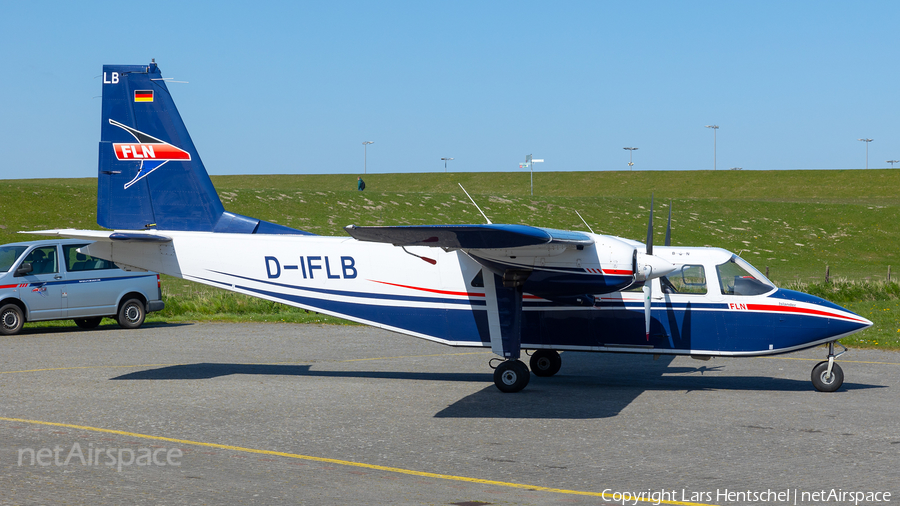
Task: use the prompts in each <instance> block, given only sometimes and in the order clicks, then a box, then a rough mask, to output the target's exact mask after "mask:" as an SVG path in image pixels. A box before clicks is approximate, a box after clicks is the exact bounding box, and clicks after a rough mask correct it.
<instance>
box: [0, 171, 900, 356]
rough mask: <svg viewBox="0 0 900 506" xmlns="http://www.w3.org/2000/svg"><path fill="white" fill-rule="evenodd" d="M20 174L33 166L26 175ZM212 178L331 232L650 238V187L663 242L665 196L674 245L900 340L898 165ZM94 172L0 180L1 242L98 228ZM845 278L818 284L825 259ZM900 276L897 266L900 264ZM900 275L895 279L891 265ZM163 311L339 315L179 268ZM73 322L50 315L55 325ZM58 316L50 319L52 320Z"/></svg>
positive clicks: (220, 315)
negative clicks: (436, 228)
mask: <svg viewBox="0 0 900 506" xmlns="http://www.w3.org/2000/svg"><path fill="white" fill-rule="evenodd" d="M23 175H25V174H23ZM356 177H357V176H356V175H350V174H341V175H262V176H259V175H254V176H213V177H212V180H213V183H214V184H215V186H216V188H217V190H218V192H219V196H220V197H221V199H222V202H223V203H224V205H225V208H226V209H228V210H229V211H232V212H236V213H240V214H243V215H247V216H253V217H256V218H260V219H264V220H267V221H272V222H275V223H280V224H283V225H288V226H291V227H296V228H301V229H304V230H308V231H310V232H314V233H317V234H324V235H345V232H344V230H343V227H344V226H345V225H349V224H351V223H353V224H357V225H404V224H449V223H482V222H483V218H481V216H480V215H479V214H478V211H477V210H476V209H475V208H474V206H472V204H471V203H470V202H469V201H468V199H467V198H466V196H465V195H464V194H463V192H462V190H460V189H459V186H458V183H462V184H463V185H464V186H465V187H466V189H467V190H468V191H469V193H470V194H472V196H473V197H474V198H475V199H476V200H477V202H478V204H479V205H480V206H481V207H482V209H484V211H485V213H487V214H488V216H489V217H490V218H491V220H492V221H494V222H495V223H523V224H529V225H538V226H546V227H553V228H562V229H571V230H585V228H586V227H585V226H584V224H583V223H582V222H581V220H580V219H579V218H578V216H577V215H576V214H575V211H576V210H577V211H579V212H580V213H581V215H582V216H584V218H585V220H587V222H588V223H589V224H590V226H591V227H592V228H593V229H594V231H595V232H598V233H605V234H612V235H617V236H622V237H627V238H631V239H637V240H640V241H643V240H644V239H645V237H646V230H647V216H648V212H649V206H650V194H651V193H653V194H654V195H655V206H656V209H655V213H656V218H657V219H656V220H655V222H656V224H657V226H656V241H657V244H660V243H662V240H663V234H664V233H665V218H666V214H667V212H668V205H669V201H670V200H671V201H672V205H673V218H672V221H673V231H672V232H673V243H674V244H676V245H690V246H718V247H722V248H726V249H729V250H732V251H734V252H736V253H739V254H740V255H741V256H743V257H744V258H747V259H748V260H749V261H750V262H752V263H753V264H754V265H756V266H757V267H758V268H759V269H760V270H763V271H765V270H766V269H767V268H768V270H769V275H770V277H771V278H772V279H773V280H774V281H775V282H776V283H778V284H779V285H781V286H784V287H787V288H795V289H801V290H803V291H808V292H811V293H814V294H817V295H821V296H824V297H826V298H829V299H830V300H833V301H835V302H837V303H840V304H842V305H844V306H846V307H848V308H850V309H851V310H853V311H856V312H857V313H859V314H862V315H863V316H866V317H867V318H869V319H871V320H873V321H874V322H875V327H874V328H872V329H869V330H868V331H866V332H864V333H861V334H857V335H855V336H852V337H851V338H849V339H845V340H844V342H845V343H846V344H848V345H851V346H869V347H878V348H898V347H900V318H898V316H895V315H897V313H898V312H900V299H898V296H900V288H898V286H900V285H897V284H896V283H891V284H885V283H884V281H885V278H886V276H887V272H888V266H893V267H894V269H895V271H897V270H900V257H898V253H897V249H898V245H900V169H898V170H897V171H894V170H868V171H862V170H852V171H719V172H713V171H670V172H625V171H617V172H556V173H545V172H538V173H536V174H535V177H534V181H535V186H534V187H535V191H534V196H532V195H531V194H530V185H529V174H528V173H527V172H522V173H508V172H503V173H500V172H497V173H450V174H444V173H423V174H370V175H366V176H365V177H364V179H365V181H366V190H365V191H364V192H358V191H356ZM96 184H97V180H96V179H94V178H83V179H17V180H0V241H2V243H7V242H14V241H23V240H31V239H34V237H33V236H25V235H22V234H18V233H16V232H17V231H19V230H40V229H47V228H68V227H73V228H88V229H96V228H98V227H97V225H96V221H95V214H96V211H95V210H96V192H97V190H96ZM826 266H829V267H830V271H831V276H832V278H836V279H838V282H836V283H835V282H832V283H829V284H825V283H823V281H824V275H825V268H826ZM897 276H900V274H897ZM894 279H895V281H896V279H897V277H896V276H895V278H894ZM163 288H164V297H165V298H166V300H167V309H166V311H165V313H164V314H163V315H162V316H163V317H165V318H168V319H176V320H177V319H210V318H214V319H225V320H241V321H248V320H250V321H259V320H262V321H297V322H307V321H332V322H334V321H337V320H335V319H332V318H330V317H324V316H322V315H314V314H307V313H305V312H304V311H302V310H297V309H296V308H288V307H286V306H281V305H279V304H273V303H269V302H266V301H261V300H259V299H252V298H250V297H245V296H243V295H240V294H231V293H226V292H221V291H219V290H217V289H213V288H209V287H202V286H200V285H196V284H193V283H188V282H186V281H183V280H175V279H166V280H165V281H164V283H163ZM56 324H59V325H66V324H67V323H65V322H61V323H53V325H56ZM48 325H49V324H48Z"/></svg>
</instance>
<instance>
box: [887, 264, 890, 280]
mask: <svg viewBox="0 0 900 506" xmlns="http://www.w3.org/2000/svg"><path fill="white" fill-rule="evenodd" d="M887 282H888V283H890V282H891V266H890V265H888V281H887Z"/></svg>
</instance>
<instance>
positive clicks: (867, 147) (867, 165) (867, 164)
mask: <svg viewBox="0 0 900 506" xmlns="http://www.w3.org/2000/svg"><path fill="white" fill-rule="evenodd" d="M856 140H858V141H863V142H865V143H866V168H867V169H868V168H869V143H870V142H872V139H856Z"/></svg>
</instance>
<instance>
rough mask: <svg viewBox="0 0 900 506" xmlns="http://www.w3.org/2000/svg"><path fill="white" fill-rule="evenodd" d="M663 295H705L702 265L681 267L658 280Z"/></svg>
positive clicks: (704, 275)
mask: <svg viewBox="0 0 900 506" xmlns="http://www.w3.org/2000/svg"><path fill="white" fill-rule="evenodd" d="M659 284H660V286H661V287H662V291H663V293H682V294H689V295H705V294H706V291H707V288H706V271H705V270H704V269H703V266H702V265H682V266H681V267H680V268H679V269H678V270H676V271H675V272H673V273H671V274H669V275H668V276H663V277H661V278H659Z"/></svg>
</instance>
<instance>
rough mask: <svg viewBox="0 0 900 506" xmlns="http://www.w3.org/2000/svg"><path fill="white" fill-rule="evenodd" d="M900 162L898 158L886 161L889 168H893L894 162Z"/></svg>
mask: <svg viewBox="0 0 900 506" xmlns="http://www.w3.org/2000/svg"><path fill="white" fill-rule="evenodd" d="M898 162H900V160H887V163H889V164H891V168H892V169H893V168H894V164H895V163H898Z"/></svg>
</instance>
